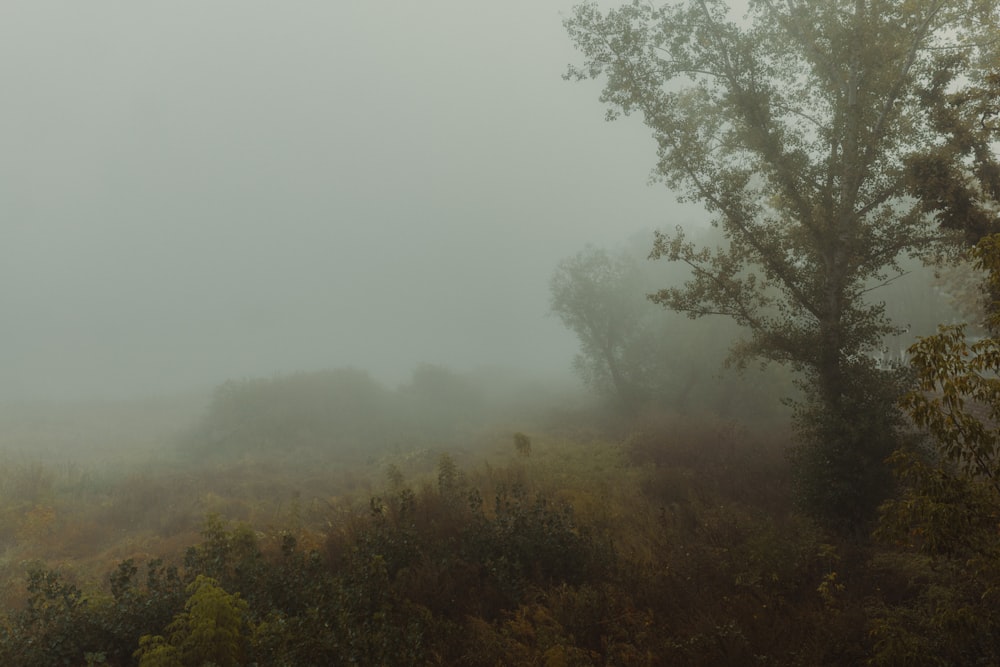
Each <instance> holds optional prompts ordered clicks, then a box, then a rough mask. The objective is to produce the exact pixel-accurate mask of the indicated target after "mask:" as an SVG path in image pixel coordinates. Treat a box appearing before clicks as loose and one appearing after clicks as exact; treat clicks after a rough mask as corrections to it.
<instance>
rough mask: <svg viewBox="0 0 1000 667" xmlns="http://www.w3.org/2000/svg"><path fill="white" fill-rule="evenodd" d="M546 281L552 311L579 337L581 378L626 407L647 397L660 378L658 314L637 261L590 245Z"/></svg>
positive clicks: (562, 264)
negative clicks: (647, 296) (650, 300)
mask: <svg viewBox="0 0 1000 667" xmlns="http://www.w3.org/2000/svg"><path fill="white" fill-rule="evenodd" d="M550 287H551V301H550V304H551V308H552V312H553V313H555V314H556V315H558V316H559V318H560V319H561V320H562V321H563V324H565V325H566V326H567V327H568V328H569V329H571V330H572V331H573V332H574V333H575V334H576V335H577V338H578V339H579V341H580V353H579V354H578V355H577V357H576V360H575V362H574V365H575V367H576V370H577V371H578V372H579V373H580V375H581V376H582V378H583V380H584V382H585V383H586V384H587V385H588V386H589V387H591V388H592V389H594V390H595V391H597V392H599V393H602V394H605V395H608V396H613V397H615V399H616V400H617V401H618V402H619V404H620V405H621V406H622V407H624V408H626V409H635V408H637V407H639V406H640V405H642V404H643V403H644V402H646V401H648V400H649V399H651V398H652V397H653V396H654V395H655V394H656V392H657V390H658V384H659V381H660V380H661V379H662V373H661V368H662V363H663V357H662V355H661V354H660V352H661V349H660V346H661V345H662V344H663V331H662V330H658V329H657V323H662V318H661V317H658V313H657V312H656V311H657V309H656V308H655V307H653V306H652V304H650V302H649V300H648V299H647V298H646V292H647V291H648V288H647V285H646V281H645V276H644V274H643V272H642V271H641V269H640V266H639V264H638V262H637V261H636V260H635V259H633V258H632V257H631V256H629V255H627V254H624V253H622V254H618V255H611V254H609V253H608V252H607V251H605V250H603V249H599V248H593V247H588V248H587V249H585V250H583V251H581V252H579V253H577V254H576V255H574V256H573V257H570V258H568V259H564V260H563V261H562V262H560V263H559V266H558V268H557V269H556V271H555V273H554V274H553V276H552V281H551V285H550Z"/></svg>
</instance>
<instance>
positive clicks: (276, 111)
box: [0, 0, 702, 399]
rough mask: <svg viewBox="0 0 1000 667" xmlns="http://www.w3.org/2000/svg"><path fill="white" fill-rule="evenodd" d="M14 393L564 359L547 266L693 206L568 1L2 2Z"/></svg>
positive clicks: (135, 390) (122, 389)
mask: <svg viewBox="0 0 1000 667" xmlns="http://www.w3.org/2000/svg"><path fill="white" fill-rule="evenodd" d="M4 9H5V11H4V20H3V22H2V23H0V78H2V80H3V81H4V82H5V95H4V99H5V102H4V106H3V109H2V110H0V120H2V122H0V145H2V146H3V151H4V160H2V161H0V219H2V223H0V241H2V242H0V305H2V308H3V311H4V317H3V325H2V331H3V333H2V338H3V345H2V346H0V368H3V374H2V380H0V398H3V399H11V398H17V399H21V398H39V397H41V398H44V397H59V398H73V397H85V396H86V397H94V396H97V397H100V396H107V397H115V396H128V395H134V394H143V393H155V392H164V391H166V392H169V391H177V390H184V389H186V388H188V387H191V386H199V387H201V386H210V385H213V384H215V383H217V382H220V381H222V380H224V379H225V378H228V377H247V376H255V375H268V374H272V373H285V372H293V371H296V370H303V369H315V368H329V367H338V366H345V365H352V366H356V367H360V368H364V369H368V370H370V371H371V372H372V373H373V374H374V375H375V376H376V377H377V378H378V379H380V380H382V381H387V382H400V381H404V380H405V378H406V377H408V375H409V373H410V372H411V370H412V369H413V368H414V367H415V366H416V365H417V364H419V363H422V362H427V363H437V364H446V365H449V366H453V367H456V368H457V369H473V368H476V367H479V366H481V365H498V364H500V365H509V366H511V367H514V368H521V369H530V370H543V371H546V372H548V371H555V370H559V371H561V370H565V369H567V368H568V366H569V363H570V359H571V357H572V355H573V352H574V347H575V345H574V340H573V338H572V337H571V335H570V334H569V333H568V332H566V331H565V330H564V329H563V327H562V326H561V325H560V323H559V322H558V321H557V320H556V319H555V318H551V317H547V316H546V312H547V310H548V303H547V301H548V292H547V283H548V278H549V275H550V273H551V271H552V269H553V267H554V265H555V264H556V262H557V261H558V259H559V258H560V257H562V256H565V255H567V254H569V253H571V252H575V251H576V250H577V249H578V248H579V247H581V246H582V245H583V244H584V243H587V242H591V243H596V244H603V245H614V244H617V243H619V242H621V241H622V240H623V239H625V238H627V237H628V236H629V235H630V234H632V233H635V232H636V230H640V229H651V228H654V227H657V226H663V225H667V226H672V225H674V224H676V223H677V222H682V221H685V220H689V219H698V218H701V217H702V214H701V213H700V212H698V211H697V210H695V209H685V210H686V212H684V213H682V212H681V211H682V209H681V208H680V207H679V205H677V204H675V203H674V202H673V197H672V196H671V195H670V193H668V192H667V191H666V190H664V189H663V188H650V187H647V186H646V185H645V181H646V177H647V174H648V169H649V168H650V167H651V166H652V164H653V161H654V158H655V156H654V154H653V150H652V148H651V146H650V145H649V141H648V138H647V133H646V131H645V130H644V129H643V128H642V127H641V126H640V125H639V124H638V123H620V124H615V125H613V126H611V127H608V126H606V125H605V123H604V122H603V120H602V118H601V113H600V109H599V105H598V104H597V103H596V99H595V98H596V96H597V91H596V90H594V88H593V87H587V86H579V85H572V84H568V83H565V82H562V81H561V80H560V75H561V74H562V73H563V71H564V70H565V67H566V65H567V63H569V62H570V61H572V60H573V59H574V58H575V56H574V53H573V49H572V46H571V44H570V43H569V40H567V39H566V36H565V32H564V30H563V28H562V25H561V19H562V15H561V13H560V12H562V11H565V10H567V9H568V6H564V4H563V3H561V2H543V3H539V2H528V1H527V0H522V1H519V2H507V3H499V4H497V3H494V4H481V3H469V2H463V1H460V0H435V1H432V2H423V3H418V4H412V5H409V4H399V5H392V6H387V5H385V4H382V3H366V2H365V3H362V2H320V1H313V2H298V3H294V4H281V5H276V4H274V3H269V2H262V1H246V0H239V1H236V0H231V1H228V2H213V3H207V4H205V3H191V2H187V3H184V2H182V3H169V4H161V5H156V6H153V5H139V4H132V3H122V2H110V3H86V4H81V3H71V2H34V1H31V2H27V1H25V2H9V3H6V4H5V6H4Z"/></svg>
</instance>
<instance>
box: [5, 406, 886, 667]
mask: <svg viewBox="0 0 1000 667" xmlns="http://www.w3.org/2000/svg"><path fill="white" fill-rule="evenodd" d="M520 435H524V434H523V433H522V434H520ZM525 437H527V436H525ZM773 437H775V438H779V437H781V436H780V435H778V434H773ZM751 439H752V438H751V436H750V435H748V434H746V433H742V432H740V431H739V430H737V429H734V428H729V427H726V426H725V425H717V426H713V427H697V426H695V425H693V424H690V423H687V424H681V423H679V422H676V421H673V420H670V419H667V418H662V419H660V420H659V421H657V420H653V419H650V420H647V421H646V422H645V423H644V424H642V425H641V428H639V429H638V430H637V431H636V432H635V433H634V434H633V435H632V436H631V437H630V438H628V439H627V440H626V441H624V442H623V443H621V444H618V445H615V444H608V443H607V442H604V441H600V440H596V441H595V440H586V439H581V440H576V441H573V442H568V441H560V440H559V439H558V438H555V437H552V436H547V435H545V434H542V435H538V434H533V437H532V438H531V441H532V448H531V451H530V455H528V456H526V455H525V454H524V453H523V451H521V453H518V449H517V448H516V446H515V444H516V440H515V441H512V440H513V439H511V438H508V439H507V441H506V444H505V448H506V450H507V453H508V456H507V457H506V458H503V459H501V460H503V461H506V463H504V464H503V465H485V464H483V465H480V466H478V467H472V468H463V467H460V466H458V465H457V464H456V463H455V461H454V460H453V459H452V457H451V456H450V455H447V454H445V455H442V456H439V458H438V460H437V465H436V466H434V468H433V469H431V470H424V471H423V472H414V471H413V470H412V469H408V468H405V466H404V467H399V466H397V467H395V468H394V469H390V470H388V472H387V475H386V477H387V486H386V488H385V490H384V491H381V492H378V493H375V494H372V495H371V496H369V498H368V500H367V502H366V503H364V504H359V505H353V504H350V503H345V504H342V505H332V504H327V506H326V507H327V510H326V512H319V513H318V514H317V516H319V517H322V519H321V520H320V521H317V522H316V523H314V524H310V525H306V524H307V523H309V522H303V523H301V524H300V525H299V526H297V527H291V526H289V527H288V528H287V529H284V528H282V527H281V526H271V527H263V526H259V525H258V526H254V525H251V524H249V523H246V522H240V521H235V522H234V521H229V520H226V519H224V518H222V517H220V516H210V517H209V518H208V519H206V520H205V521H204V523H203V525H202V528H201V536H200V538H199V539H198V540H195V541H194V542H195V543H194V546H191V547H190V548H188V549H186V551H185V552H184V553H183V555H180V556H177V557H170V558H167V559H165V560H163V559H158V558H156V557H154V556H153V555H151V554H145V555H139V556H136V557H134V558H130V559H126V560H124V561H122V562H120V563H119V564H118V565H117V566H116V567H114V568H113V570H112V572H111V574H110V576H108V575H105V576H104V578H103V584H102V583H101V581H100V580H95V579H88V578H86V577H83V576H82V575H81V574H80V572H78V571H75V570H74V569H73V568H72V567H69V566H63V567H59V566H58V565H53V564H52V562H49V563H43V562H37V563H35V564H33V565H31V566H30V567H28V568H27V571H26V572H25V573H24V579H23V580H21V581H22V584H23V585H24V591H25V593H24V594H23V596H22V597H21V598H20V599H19V600H18V596H16V595H13V596H11V597H10V599H9V603H10V611H9V612H8V613H7V614H6V616H5V618H4V619H3V621H2V623H0V664H18V665H25V666H31V665H54V664H111V665H127V664H141V665H188V664H202V663H203V662H205V661H212V662H214V663H215V664H220V665H222V664H260V665H328V664H372V665H376V664H393V665H406V664H413V665H424V664H455V665H491V666H492V665H496V664H509V665H522V664H524V665H528V664H552V665H559V664H572V665H589V664H594V665H597V664H621V665H629V664H631V665H657V664H665V663H666V664H694V665H727V664H728V665H745V664H754V663H755V662H757V663H760V664H784V665H816V664H858V661H860V660H863V659H864V656H865V655H866V651H867V650H868V647H869V643H870V642H869V640H868V636H867V625H866V622H867V616H866V612H865V606H864V597H865V591H870V590H871V589H872V588H873V583H872V582H871V581H870V580H869V578H868V576H867V574H866V572H865V569H864V567H862V564H863V562H864V559H865V556H864V555H863V554H860V553H857V552H855V551H852V548H851V547H849V546H845V545H841V544H839V543H837V542H835V541H833V539H834V538H832V537H830V536H828V535H827V534H826V533H825V532H824V531H823V530H822V529H821V528H819V527H817V526H816V525H815V524H813V523H812V522H811V521H810V520H808V519H806V518H803V517H802V516H800V515H798V514H796V513H795V512H794V511H792V510H791V509H789V508H790V503H789V491H790V484H789V481H788V480H789V478H790V477H789V474H788V464H787V462H786V461H785V460H784V458H783V455H782V444H783V443H776V444H775V445H773V446H767V445H762V444H761V443H759V442H756V443H753V442H749V440H751ZM493 455H494V456H495V457H496V458H499V455H498V454H497V453H496V452H494V454H493ZM401 465H402V464H401ZM404 470H405V472H404ZM407 476H411V481H408V480H407Z"/></svg>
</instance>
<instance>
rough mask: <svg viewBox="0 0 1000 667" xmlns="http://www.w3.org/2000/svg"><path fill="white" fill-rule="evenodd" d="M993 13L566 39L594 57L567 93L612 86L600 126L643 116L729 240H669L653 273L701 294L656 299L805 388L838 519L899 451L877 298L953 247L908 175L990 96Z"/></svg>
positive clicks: (639, 13) (579, 33) (821, 13)
mask: <svg viewBox="0 0 1000 667" xmlns="http://www.w3.org/2000/svg"><path fill="white" fill-rule="evenodd" d="M997 13H998V9H997V3H996V2H995V0H907V1H905V2H902V1H899V0H784V1H780V0H751V2H750V5H749V13H748V15H747V16H746V17H745V18H744V20H743V21H740V22H738V21H736V20H735V19H734V18H733V17H732V15H731V12H730V10H729V8H728V6H727V4H726V3H725V2H722V1H721V0H689V1H688V2H686V3H684V4H680V5H671V6H667V7H655V6H652V5H651V4H650V3H649V2H644V1H643V2H640V1H639V0H635V1H634V2H632V3H631V4H627V5H625V6H623V7H620V8H618V9H613V10H609V11H606V12H602V11H601V10H599V9H598V8H597V7H596V6H595V5H593V4H584V5H580V6H578V7H576V8H575V10H574V13H573V14H572V16H571V17H570V18H568V19H567V20H566V27H567V29H568V31H569V34H570V36H571V38H572V39H573V41H574V42H575V43H576V46H577V47H578V49H579V50H580V51H581V52H582V54H583V55H584V57H585V62H584V64H583V65H582V66H579V67H573V68H571V69H570V72H569V76H570V77H576V78H601V77H603V78H604V79H605V81H606V85H605V88H604V91H603V94H602V97H601V99H602V101H604V102H605V103H607V105H608V107H609V110H608V117H609V118H615V117H617V116H618V115H620V114H631V113H636V114H641V116H642V118H643V119H644V121H645V123H646V125H647V126H648V127H649V128H650V129H651V130H652V133H653V137H654V139H655V140H656V142H657V145H658V147H659V161H658V164H657V166H656V170H655V174H656V176H657V177H658V178H659V179H660V180H662V181H663V182H664V183H665V184H666V185H668V186H669V187H670V188H671V189H673V190H675V191H678V192H679V193H680V196H681V198H682V199H686V200H689V201H697V202H701V203H702V204H703V205H704V206H705V207H706V208H707V209H708V210H709V211H710V212H711V213H713V214H714V223H715V224H716V225H718V226H719V227H720V228H721V229H722V230H723V232H724V236H725V239H726V243H725V244H723V245H722V246H721V247H718V248H713V249H710V248H698V247H695V246H694V245H693V244H691V243H690V242H688V241H687V240H686V239H685V237H684V234H683V232H682V231H681V230H680V229H678V230H677V232H676V233H674V234H669V235H668V234H658V235H657V238H656V241H655V245H654V248H653V251H652V256H653V257H657V258H666V259H669V260H672V261H680V262H684V263H686V264H687V265H689V266H690V268H691V272H692V277H691V280H690V281H689V282H687V283H686V284H685V285H684V286H683V287H669V288H666V289H663V290H661V291H659V292H657V293H656V294H655V295H654V299H655V300H656V301H658V302H659V303H661V304H663V305H664V306H667V307H670V308H673V309H676V310H680V311H684V312H687V313H688V314H690V315H691V316H693V317H698V316H703V315H713V314H717V315H724V316H728V317H731V318H733V319H735V320H736V321H737V322H739V323H740V324H741V325H744V326H745V327H746V329H747V331H748V336H747V338H746V339H745V340H743V341H742V342H740V343H739V344H738V345H737V347H736V350H735V351H736V354H737V356H738V357H740V358H742V359H748V358H752V357H759V358H763V359H765V360H772V361H777V362H781V363H788V364H791V365H792V366H793V367H794V368H796V369H797V370H799V371H801V372H802V377H803V387H804V389H805V390H806V395H807V400H806V402H805V404H804V405H803V406H802V409H801V411H800V420H799V426H800V427H801V429H800V433H801V435H802V436H803V449H802V456H801V457H800V463H801V466H800V472H801V473H802V474H803V479H804V480H805V482H806V483H805V484H804V486H803V490H804V493H803V499H804V500H805V501H806V502H807V503H808V505H809V506H810V507H811V508H812V509H813V510H815V511H817V512H818V513H820V514H822V515H825V516H827V517H829V518H834V519H840V520H846V521H851V522H853V521H856V520H857V519H860V518H864V517H865V516H866V515H867V513H868V512H869V511H870V510H871V508H872V506H873V504H874V502H875V501H876V500H877V496H878V490H879V488H880V487H881V486H882V484H883V482H884V480H885V478H884V476H883V472H884V467H883V466H882V465H881V461H882V458H883V456H884V454H885V453H887V452H888V451H890V450H891V448H892V447H893V446H894V444H895V443H894V442H892V440H893V438H894V432H895V426H896V424H897V418H898V416H897V413H896V411H895V410H894V409H893V407H892V404H893V401H892V398H893V388H892V384H891V382H889V381H888V378H886V377H885V376H884V375H883V374H881V373H880V372H879V371H878V370H877V369H875V368H874V367H873V365H872V363H871V362H870V360H869V357H868V353H869V352H870V351H871V350H872V349H874V348H876V347H877V346H878V345H879V343H880V341H881V340H882V339H883V337H884V336H886V335H887V334H889V333H892V332H893V331H894V325H893V323H892V322H890V321H889V319H888V318H887V317H886V316H885V313H884V308H883V306H882V304H880V303H879V302H878V301H876V300H874V299H872V298H870V297H871V291H872V289H873V286H875V285H878V284H880V283H884V282H886V281H888V280H891V279H892V277H893V275H896V274H897V273H898V271H899V267H898V263H897V262H898V260H899V258H900V257H903V256H905V255H907V254H923V253H929V252H931V251H932V250H934V249H935V248H938V247H940V246H939V244H940V242H941V241H942V238H943V236H944V234H943V232H942V229H941V227H940V225H938V224H937V221H936V220H935V219H934V212H933V210H931V207H929V206H928V203H927V200H926V198H923V199H921V198H920V197H917V196H914V192H913V188H914V178H913V174H914V160H915V159H916V157H917V156H918V155H926V154H927V147H928V146H945V145H949V144H951V143H953V142H954V139H955V137H954V136H953V135H951V134H949V133H948V132H947V131H946V130H944V129H943V128H942V123H941V119H940V117H939V114H937V113H936V109H935V105H934V104H933V100H931V99H930V98H929V97H928V95H927V93H928V91H929V90H932V89H933V86H934V85H935V83H936V82H938V81H941V80H942V79H947V81H948V82H950V85H952V86H953V87H954V86H957V85H973V84H975V83H976V82H977V81H979V80H980V79H981V78H982V77H983V76H984V72H983V68H982V67H981V65H982V61H983V58H985V57H987V56H989V55H990V54H989V53H988V48H990V47H989V45H990V44H991V42H992V39H993V38H994V37H995V32H994V31H995V30H996V25H997ZM984 45H986V46H984ZM956 82H958V83H956ZM937 155H938V156H939V157H942V158H943V159H944V160H945V161H946V162H947V161H949V160H950V161H951V162H949V164H954V163H956V162H960V161H961V160H962V159H963V155H962V151H951V152H948V151H940V152H939V153H937Z"/></svg>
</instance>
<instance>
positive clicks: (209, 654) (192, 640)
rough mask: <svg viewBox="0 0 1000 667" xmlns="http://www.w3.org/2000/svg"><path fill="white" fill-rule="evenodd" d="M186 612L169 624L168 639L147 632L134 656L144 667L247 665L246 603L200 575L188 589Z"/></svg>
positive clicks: (229, 666)
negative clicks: (245, 657) (245, 645)
mask: <svg viewBox="0 0 1000 667" xmlns="http://www.w3.org/2000/svg"><path fill="white" fill-rule="evenodd" d="M187 593H188V596H189V597H188V599H187V602H185V603H184V611H183V612H181V613H180V614H178V615H177V616H176V617H174V620H173V621H171V622H170V624H169V625H168V626H167V632H168V633H169V639H164V638H163V637H160V636H154V637H150V636H149V635H144V636H143V637H141V638H140V639H139V649H138V650H137V651H136V653H135V656H136V657H137V658H139V665H140V666H141V667H167V666H171V667H172V666H174V665H204V664H211V665H218V666H219V667H236V666H237V665H241V664H245V659H244V654H245V648H244V643H245V639H244V637H243V629H244V617H245V615H246V611H247V603H246V601H245V600H242V599H240V596H239V595H230V594H229V593H227V592H226V591H225V590H223V589H222V588H221V587H219V585H218V584H217V583H216V582H215V581H214V580H213V579H211V578H209V577H206V576H205V575H201V574H199V575H198V577H197V578H196V579H195V580H194V582H192V583H191V584H190V585H189V586H188V588H187Z"/></svg>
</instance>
